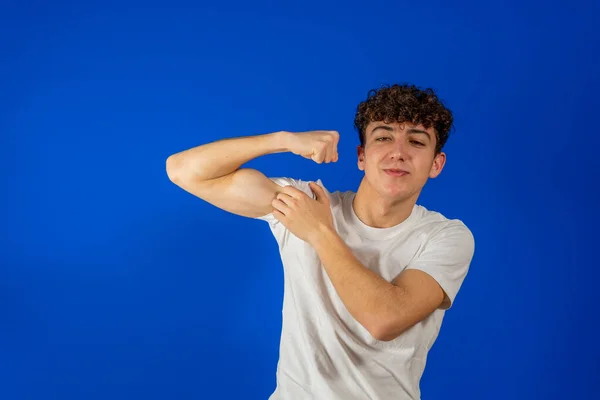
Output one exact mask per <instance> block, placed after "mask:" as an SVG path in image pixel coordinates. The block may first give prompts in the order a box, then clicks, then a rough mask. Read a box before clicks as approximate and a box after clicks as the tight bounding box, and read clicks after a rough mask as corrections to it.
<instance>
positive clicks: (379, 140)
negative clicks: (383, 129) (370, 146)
mask: <svg viewBox="0 0 600 400" xmlns="http://www.w3.org/2000/svg"><path fill="white" fill-rule="evenodd" d="M381 139H389V137H385V136H384V137H378V138H377V139H375V140H376V141H377V142H381V141H382V140H381Z"/></svg>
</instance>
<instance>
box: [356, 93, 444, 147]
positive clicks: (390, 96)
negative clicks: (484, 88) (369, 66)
mask: <svg viewBox="0 0 600 400" xmlns="http://www.w3.org/2000/svg"><path fill="white" fill-rule="evenodd" d="M453 120H454V118H453V116H452V112H451V111H450V110H449V109H448V108H447V107H446V106H445V105H444V104H443V103H442V102H441V100H439V99H438V97H437V95H436V94H435V93H434V91H433V89H429V88H427V89H420V88H418V87H416V86H415V85H410V84H402V85H399V84H394V85H391V86H390V85H383V86H382V87H381V88H380V89H377V90H376V89H372V90H370V91H369V93H368V97H367V99H366V100H365V101H363V102H362V103H360V104H359V105H358V107H357V110H356V116H355V118H354V127H355V128H356V130H357V131H358V136H359V140H360V145H361V146H362V147H363V148H364V147H365V133H366V132H365V131H366V129H367V125H368V124H369V123H370V122H374V121H383V122H385V123H392V122H399V123H402V122H411V123H413V124H416V125H423V126H424V127H425V128H426V129H428V128H430V127H433V128H434V129H435V133H436V138H437V140H436V147H435V154H438V153H439V152H440V151H442V148H443V147H444V145H445V144H446V141H447V140H448V136H449V135H450V130H451V129H452V128H453V126H452V123H453Z"/></svg>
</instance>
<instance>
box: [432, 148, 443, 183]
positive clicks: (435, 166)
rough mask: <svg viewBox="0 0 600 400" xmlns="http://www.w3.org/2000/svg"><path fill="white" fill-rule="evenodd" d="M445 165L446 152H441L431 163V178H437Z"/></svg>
mask: <svg viewBox="0 0 600 400" xmlns="http://www.w3.org/2000/svg"><path fill="white" fill-rule="evenodd" d="M444 165H446V153H444V152H440V153H439V154H438V155H436V156H435V158H434V159H433V163H432V164H431V170H430V171H429V177H430V178H437V177H438V175H439V174H440V173H441V172H442V169H444Z"/></svg>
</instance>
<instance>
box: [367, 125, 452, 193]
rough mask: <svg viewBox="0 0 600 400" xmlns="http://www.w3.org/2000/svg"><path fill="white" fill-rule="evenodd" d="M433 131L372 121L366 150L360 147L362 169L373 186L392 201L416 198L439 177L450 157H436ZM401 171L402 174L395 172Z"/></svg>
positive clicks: (368, 127) (439, 155) (443, 155)
mask: <svg viewBox="0 0 600 400" xmlns="http://www.w3.org/2000/svg"><path fill="white" fill-rule="evenodd" d="M435 146H436V136H435V131H434V129H433V128H428V129H425V128H424V127H423V126H422V125H414V124H411V123H402V124H400V123H391V124H386V123H383V122H371V123H370V124H369V125H368V126H367V129H366V132H365V148H364V149H363V148H361V147H360V146H359V147H358V168H359V169H360V170H361V171H365V178H366V180H367V183H368V184H369V186H370V187H372V188H373V190H375V191H376V192H377V193H378V194H379V195H380V196H381V197H384V198H386V199H389V200H391V201H402V200H407V199H411V198H414V199H416V198H417V197H418V196H419V194H420V193H421V190H422V188H423V186H424V185H425V183H426V182H427V180H428V179H429V178H436V177H437V176H438V175H439V174H440V172H442V168H443V167H444V164H445V162H446V155H445V154H444V153H439V154H437V155H435ZM394 170H398V171H394Z"/></svg>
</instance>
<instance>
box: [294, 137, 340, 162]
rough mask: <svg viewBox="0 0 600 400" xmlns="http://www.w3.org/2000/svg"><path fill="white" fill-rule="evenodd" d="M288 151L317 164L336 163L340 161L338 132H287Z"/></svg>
mask: <svg viewBox="0 0 600 400" xmlns="http://www.w3.org/2000/svg"><path fill="white" fill-rule="evenodd" d="M285 134H286V143H287V146H286V147H287V149H288V150H289V151H290V152H292V153H294V154H297V155H300V156H302V157H304V158H307V159H309V160H313V161H314V162H316V163H317V164H321V163H330V162H336V161H337V160H338V150H337V147H338V142H339V140H340V134H339V133H338V132H337V131H307V132H285Z"/></svg>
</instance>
